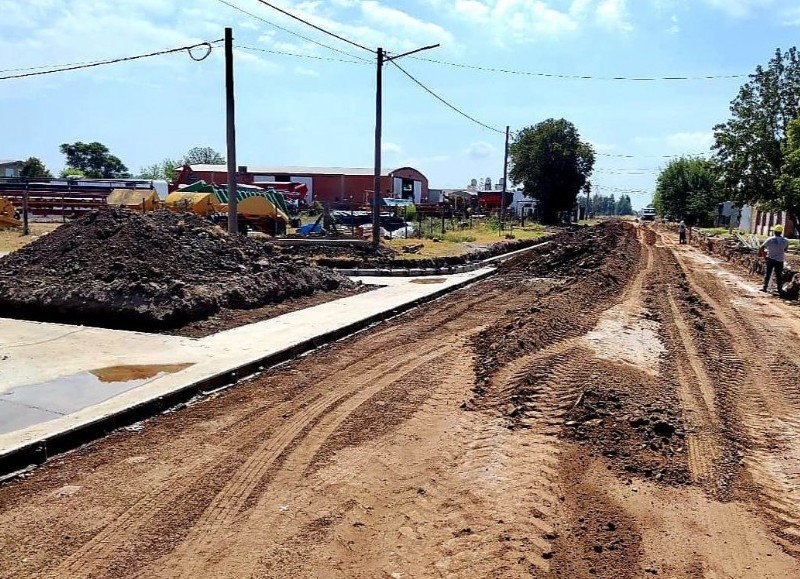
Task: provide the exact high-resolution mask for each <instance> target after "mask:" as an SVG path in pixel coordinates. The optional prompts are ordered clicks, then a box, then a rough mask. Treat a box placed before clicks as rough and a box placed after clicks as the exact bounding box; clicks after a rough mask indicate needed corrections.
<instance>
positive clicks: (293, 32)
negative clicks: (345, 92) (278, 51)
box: [217, 0, 369, 62]
mask: <svg viewBox="0 0 800 579" xmlns="http://www.w3.org/2000/svg"><path fill="white" fill-rule="evenodd" d="M217 1H218V2H222V3H223V4H225V5H226V6H228V7H230V8H233V9H234V10H236V11H238V12H241V13H242V14H246V15H247V16H250V17H251V18H255V19H256V20H260V21H261V22H263V23H264V24H269V25H270V26H272V27H274V28H277V29H278V30H282V31H283V32H286V33H288V34H291V35H292V36H296V37H297V38H301V39H303V40H305V41H306V42H310V43H311V44H316V45H317V46H321V47H322V48H327V49H328V50H332V51H333V52H338V53H339V54H344V55H345V56H349V57H350V58H355V59H357V60H360V61H362V62H369V61H368V60H367V59H366V58H361V57H360V56H357V55H355V54H350V53H349V52H346V51H344V50H340V49H338V48H335V47H333V46H330V45H329V44H325V43H324V42H320V41H318V40H314V39H313V38H309V37H308V36H305V35H303V34H300V33H299V32H295V31H294V30H291V29H289V28H286V27H284V26H281V25H280V24H275V23H274V22H272V21H270V20H267V19H266V18H262V17H261V16H258V15H257V14H253V13H252V12H248V11H247V10H245V9H244V8H239V7H238V6H236V5H235V4H231V3H230V2H228V1H227V0H217Z"/></svg>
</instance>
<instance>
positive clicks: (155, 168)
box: [137, 159, 183, 183]
mask: <svg viewBox="0 0 800 579" xmlns="http://www.w3.org/2000/svg"><path fill="white" fill-rule="evenodd" d="M182 165H183V163H182V162H181V161H175V160H172V159H164V160H163V161H161V162H160V163H155V164H153V165H149V166H147V167H143V168H142V170H141V172H140V173H139V175H137V177H138V178H139V179H156V180H161V179H163V180H165V181H169V182H170V183H174V182H175V181H176V180H177V179H178V174H179V173H180V170H181V166H182Z"/></svg>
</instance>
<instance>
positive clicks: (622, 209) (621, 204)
mask: <svg viewBox="0 0 800 579" xmlns="http://www.w3.org/2000/svg"><path fill="white" fill-rule="evenodd" d="M614 214H615V215H633V206H632V205H631V198H630V196H629V195H622V196H621V197H620V198H619V201H617V206H616V208H615V211H614Z"/></svg>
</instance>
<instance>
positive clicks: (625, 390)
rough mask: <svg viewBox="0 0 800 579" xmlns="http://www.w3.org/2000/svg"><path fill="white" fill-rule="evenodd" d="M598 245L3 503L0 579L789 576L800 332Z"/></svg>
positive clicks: (427, 314)
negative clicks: (27, 578) (799, 341)
mask: <svg viewBox="0 0 800 579" xmlns="http://www.w3.org/2000/svg"><path fill="white" fill-rule="evenodd" d="M752 287H755V284H754V283H752V282H749V283H747V282H745V281H744V280H743V278H741V277H740V276H739V275H738V274H735V273H731V272H729V271H727V270H726V269H725V268H724V267H723V266H721V265H719V264H718V263H716V262H715V261H714V260H712V259H710V258H708V257H706V256H704V255H702V254H700V253H698V252H697V251H696V250H695V249H693V248H690V247H686V246H678V245H677V244H676V242H675V239H674V237H673V235H672V234H671V233H667V232H662V231H656V230H653V229H650V228H647V227H641V228H635V227H633V226H632V225H623V224H620V223H610V224H606V225H603V226H598V227H596V228H591V229H589V230H583V231H580V232H576V233H566V234H564V235H562V236H561V237H560V238H559V239H558V240H557V241H556V243H554V244H551V245H550V246H548V247H547V248H545V249H541V250H539V252H538V253H537V252H535V251H534V252H532V253H529V254H527V255H526V256H523V257H521V258H516V259H514V260H513V261H511V262H508V263H507V264H506V265H504V266H503V267H502V268H501V271H500V272H499V273H498V275H497V276H495V277H493V278H491V279H489V280H487V281H484V282H481V283H478V284H475V285H474V286H471V287H469V288H465V289H463V290H460V291H458V292H456V293H453V294H450V295H448V296H447V297H445V298H443V299H441V300H439V301H436V302H434V303H431V304H428V305H426V306H424V307H421V308H419V309H417V310H415V311H413V312H410V313H408V314H406V315H403V316H401V317H399V318H397V319H395V320H392V321H390V322H388V323H385V324H383V325H381V326H378V327H376V328H373V329H372V330H369V331H365V332H363V333H360V334H357V335H355V336H353V337H351V338H348V339H347V340H344V341H342V342H339V343H336V344H333V345H331V346H328V347H326V348H323V349H321V350H319V351H317V352H315V353H313V354H311V355H308V356H306V357H304V358H302V359H300V360H297V361H295V362H293V363H291V364H288V365H285V366H282V367H280V368H276V369H273V370H270V371H268V372H266V373H264V374H262V375H260V376H258V377H255V378H253V379H251V380H250V381H248V382H246V383H244V384H241V385H239V386H237V387H236V388H233V389H231V390H228V391H226V392H224V393H221V394H220V395H218V396H216V397H214V398H212V399H209V400H205V401H203V402H202V403H199V404H196V405H193V406H191V407H189V408H184V409H181V410H179V411H176V412H172V413H169V414H165V415H162V416H159V417H156V418H154V419H151V420H150V421H148V422H146V423H145V427H144V429H143V430H142V431H140V432H128V431H120V432H117V433H115V434H112V435H111V436H109V437H107V438H105V439H104V440H101V441H98V442H96V443H94V444H91V445H88V446H87V447H84V448H82V449H80V450H78V451H75V452H73V453H70V454H68V455H64V456H61V457H58V458H56V459H53V460H52V461H50V462H48V464H47V465H46V466H44V467H43V468H41V469H39V470H37V471H35V472H34V473H33V474H31V475H30V476H29V477H27V478H25V479H23V480H18V481H15V482H12V483H9V484H7V485H5V486H4V487H0V577H7V578H25V577H54V578H55V577H58V578H62V577H69V578H72V577H87V578H88V577H141V578H151V577H153V578H161V577H165V578H166V577H169V578H178V577H186V578H189V577H193V578H197V577H214V578H217V577H220V578H222V577H231V578H233V577H237V578H238V577H320V578H352V577H365V578H366V577H370V578H371V577H388V578H400V577H402V578H411V577H565V578H582V577H609V578H611V577H613V578H625V577H648V576H653V577H655V576H658V577H676V578H678V577H680V578H682V577H698V578H700V577H704V578H727V577H742V578H751V577H753V578H755V577H758V578H768V577H772V578H791V577H800V386H798V384H797V383H796V379H795V377H796V376H797V374H798V368H799V367H800V350H798V349H797V348H795V347H793V346H794V345H795V344H797V341H798V340H799V339H800V318H798V316H797V313H796V312H797V310H796V309H795V308H794V307H793V306H790V305H787V304H783V303H780V302H778V300H777V299H776V298H773V297H771V296H766V295H764V294H759V293H757V292H754V291H753V289H752Z"/></svg>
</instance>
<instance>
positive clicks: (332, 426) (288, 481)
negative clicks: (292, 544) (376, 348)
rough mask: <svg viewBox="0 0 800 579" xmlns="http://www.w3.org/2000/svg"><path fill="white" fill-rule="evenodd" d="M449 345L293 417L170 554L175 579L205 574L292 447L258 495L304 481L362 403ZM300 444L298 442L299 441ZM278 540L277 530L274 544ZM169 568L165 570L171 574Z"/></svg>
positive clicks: (398, 361)
mask: <svg viewBox="0 0 800 579" xmlns="http://www.w3.org/2000/svg"><path fill="white" fill-rule="evenodd" d="M451 350H452V346H444V347H439V348H437V349H435V350H433V351H432V352H430V353H428V354H425V355H422V356H419V355H417V353H416V351H407V352H406V353H405V355H402V356H400V357H397V358H395V359H394V360H393V361H392V363H391V364H389V365H388V367H381V368H379V369H376V370H373V371H372V372H369V373H367V374H365V375H364V376H363V377H362V378H361V379H360V380H358V381H354V382H352V383H351V384H349V385H348V386H349V389H348V390H347V391H346V392H343V391H341V390H334V391H333V392H331V393H330V394H329V395H328V396H325V397H324V398H322V399H320V401H319V402H318V403H316V404H314V405H313V406H311V407H309V408H307V409H305V410H304V411H303V412H301V413H299V414H297V415H295V416H293V417H292V421H291V423H290V424H288V425H287V426H286V428H285V429H283V430H282V431H279V432H278V433H276V434H275V435H273V436H271V437H270V440H269V441H267V442H266V443H265V444H264V445H262V446H261V447H260V448H259V449H258V450H257V451H256V452H254V453H253V454H252V455H251V456H250V457H249V458H248V460H247V462H246V463H245V465H244V466H243V468H241V469H239V471H237V472H236V473H235V475H234V476H233V477H232V479H231V480H230V482H229V483H228V485H226V487H225V488H224V489H223V490H222V492H220V493H219V494H217V496H216V497H214V500H213V501H212V502H211V504H210V505H209V507H208V508H207V509H206V511H205V513H204V514H203V516H202V517H201V518H200V520H198V522H197V523H196V524H195V525H194V527H193V529H192V532H191V533H190V535H189V537H188V538H187V539H186V540H185V541H184V543H183V544H182V545H181V546H180V548H179V549H178V550H176V552H175V553H174V555H171V556H170V560H171V561H175V560H176V559H177V561H175V562H174V563H173V565H174V566H175V568H176V569H178V570H179V572H178V573H176V576H178V577H188V578H191V577H197V576H198V574H201V573H202V571H203V570H204V569H205V565H206V562H207V561H208V560H211V559H212V557H213V556H214V554H215V552H214V549H213V547H214V545H215V544H216V543H218V542H219V541H220V537H221V536H222V535H226V536H230V535H233V534H234V531H235V529H234V524H236V523H240V522H241V521H242V519H243V518H245V517H247V516H248V515H247V513H246V512H245V510H246V509H245V505H246V503H247V502H248V500H249V499H250V498H251V495H252V494H253V493H254V491H256V489H257V488H258V487H259V485H261V484H262V481H263V480H264V479H265V477H267V476H268V475H269V473H270V471H272V470H273V469H275V468H276V467H277V466H278V465H277V464H276V461H278V459H279V458H280V457H281V455H283V454H284V453H286V452H287V451H288V450H289V449H290V447H293V448H292V450H291V451H290V452H289V454H288V455H287V456H286V458H285V459H284V460H283V461H281V463H280V469H279V470H277V472H275V473H274V474H273V475H272V477H271V480H270V481H269V482H268V484H267V487H266V488H264V489H261V490H262V492H261V493H259V494H260V496H264V495H269V494H270V492H269V490H270V489H277V490H279V491H280V490H281V489H288V488H292V485H294V484H296V483H297V482H298V481H297V479H298V478H302V473H303V471H304V467H305V466H307V464H310V461H311V459H313V456H314V455H315V454H316V452H317V451H318V450H319V448H320V447H321V446H322V444H324V442H325V441H326V440H327V439H328V437H329V436H331V435H332V434H333V433H334V432H335V431H336V429H337V428H338V427H339V426H340V425H341V424H342V423H343V422H344V421H346V420H347V418H348V417H349V416H350V414H352V413H353V412H354V411H355V410H356V409H357V408H358V407H359V406H360V405H361V404H363V403H365V402H366V401H367V400H369V399H370V398H372V397H373V396H374V395H376V394H377V393H379V392H380V391H381V390H383V389H384V388H386V387H387V386H388V385H390V384H392V383H394V382H396V381H398V380H401V379H402V378H403V377H405V376H407V375H408V374H410V373H412V372H414V371H415V370H416V369H417V368H419V367H421V366H422V365H424V364H427V363H429V362H431V361H432V360H435V359H437V358H440V357H442V356H443V355H446V354H447V353H449V352H450V351H451ZM298 439H301V440H298ZM273 522H274V521H273V520H271V517H266V520H265V519H264V518H260V520H259V525H261V526H263V527H266V528H273V527H272V523H273ZM278 538H279V531H278V529H277V528H274V530H273V539H278ZM170 568H171V566H166V567H164V568H163V570H164V571H166V572H167V574H168V575H169V574H170V573H169V570H170Z"/></svg>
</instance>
